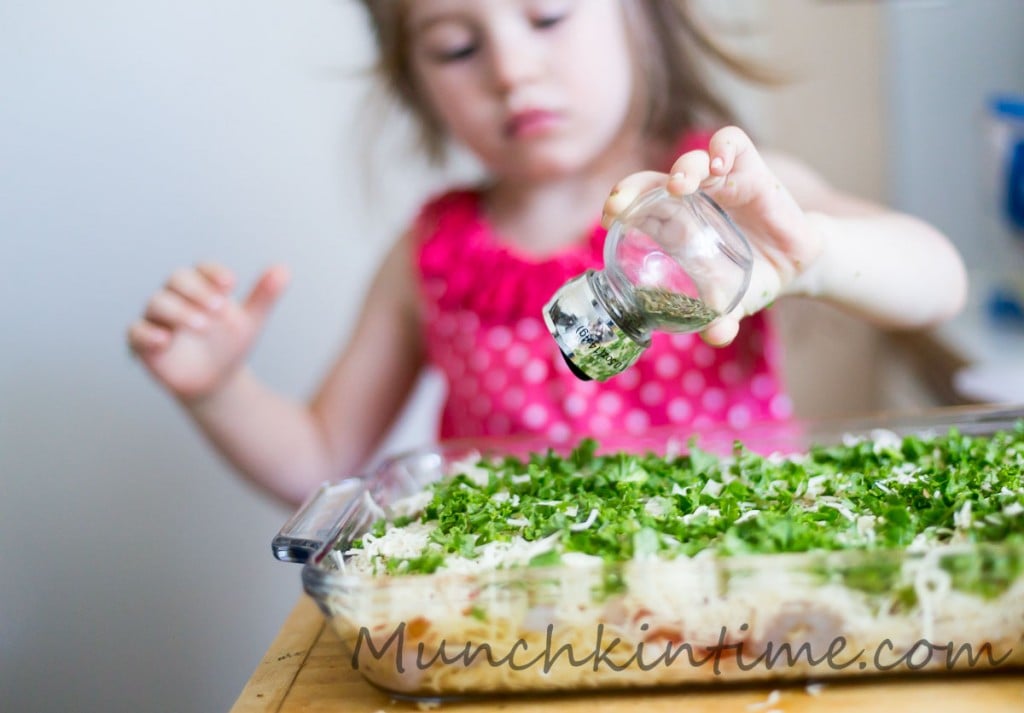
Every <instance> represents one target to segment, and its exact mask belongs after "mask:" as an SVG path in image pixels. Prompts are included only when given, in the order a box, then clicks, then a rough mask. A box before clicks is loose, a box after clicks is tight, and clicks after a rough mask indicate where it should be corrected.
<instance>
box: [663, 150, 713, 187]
mask: <svg viewBox="0 0 1024 713" xmlns="http://www.w3.org/2000/svg"><path fill="white" fill-rule="evenodd" d="M710 166H711V159H710V157H709V155H708V152H707V151H687V152H686V153H684V154H683V155H682V156H680V157H679V158H677V159H676V162H675V163H674V164H672V172H671V174H670V175H669V179H668V191H669V193H672V194H674V195H677V196H686V195H690V194H691V193H696V192H697V190H698V189H699V188H700V187H701V184H702V183H704V181H705V179H707V178H708V177H709V176H710V175H711V167H710Z"/></svg>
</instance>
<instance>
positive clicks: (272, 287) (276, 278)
mask: <svg viewBox="0 0 1024 713" xmlns="http://www.w3.org/2000/svg"><path fill="white" fill-rule="evenodd" d="M290 279H291V274H290V273H289V272H288V268H286V267H285V266H283V265H275V266H274V267H272V268H270V269H268V270H267V271H266V272H264V273H263V274H262V275H260V278H259V279H258V280H256V284H255V285H253V288H252V291H251V292H250V293H249V296H248V297H246V298H245V302H244V303H243V304H242V308H243V309H244V310H245V311H246V312H248V313H249V315H250V316H252V317H253V318H255V319H257V320H259V321H262V320H264V319H266V318H267V315H268V314H269V313H270V310H271V308H273V306H274V303H276V302H277V299H278V298H279V297H280V296H281V293H283V292H284V288H285V287H287V286H288V281H289V280H290Z"/></svg>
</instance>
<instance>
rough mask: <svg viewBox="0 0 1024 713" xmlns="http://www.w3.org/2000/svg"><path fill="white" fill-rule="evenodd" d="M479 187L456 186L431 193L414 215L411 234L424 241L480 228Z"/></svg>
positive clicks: (414, 237)
mask: <svg viewBox="0 0 1024 713" xmlns="http://www.w3.org/2000/svg"><path fill="white" fill-rule="evenodd" d="M481 227H482V225H481V217H480V191H479V189H475V188H471V187H457V188H450V189H447V190H444V191H442V192H440V193H435V194H434V195H432V196H430V197H429V198H428V199H427V200H426V201H425V202H424V203H423V205H422V206H420V209H419V212H418V213H417V215H416V219H415V221H414V222H413V226H412V236H413V239H414V240H415V241H417V242H420V243H422V242H425V241H427V240H430V239H432V238H435V237H436V236H438V235H442V236H443V235H451V234H453V233H459V232H464V231H466V230H472V229H479V228H481Z"/></svg>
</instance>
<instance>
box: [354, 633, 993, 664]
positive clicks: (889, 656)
mask: <svg viewBox="0 0 1024 713" xmlns="http://www.w3.org/2000/svg"><path fill="white" fill-rule="evenodd" d="M640 629H641V631H646V629H647V624H643V625H641V627H640ZM739 629H740V631H741V632H746V631H747V630H748V629H749V627H748V626H747V625H746V624H743V625H741V626H740V627H739ZM735 638H736V637H733V636H731V635H730V633H729V631H728V630H727V629H726V627H722V629H721V631H720V633H719V637H718V642H717V643H716V644H714V645H711V646H705V645H691V644H689V643H687V642H672V641H658V642H654V643H650V644H648V643H644V642H641V643H638V644H632V645H627V644H625V643H624V642H623V641H622V640H621V639H619V638H618V637H612V636H608V635H607V634H606V632H605V628H604V625H603V624H598V625H597V627H596V631H595V636H594V642H593V646H591V645H589V644H587V645H586V646H573V645H572V644H561V645H559V644H557V642H556V640H555V636H554V626H553V625H548V627H547V630H546V636H545V638H544V641H543V642H537V641H535V642H534V643H533V644H532V645H530V644H529V643H528V642H527V641H525V640H524V639H518V640H516V641H515V642H514V643H512V644H511V645H509V646H506V647H503V649H502V650H500V651H499V650H496V648H495V647H494V646H492V645H490V644H488V643H486V642H481V643H475V642H465V643H463V644H460V645H453V644H450V643H449V642H447V641H445V640H443V639H442V640H441V641H439V642H437V643H436V644H431V646H430V647H429V650H428V647H427V646H426V645H425V644H424V643H423V642H417V643H416V644H415V646H411V645H410V643H411V642H407V641H406V625H405V622H402V623H401V624H399V625H398V626H396V627H395V629H394V630H393V631H391V632H390V633H389V634H388V635H387V636H386V637H384V636H377V637H376V638H373V637H372V636H371V634H370V631H369V630H368V629H367V628H366V627H363V628H361V629H360V630H359V633H358V635H357V638H356V643H355V646H354V647H353V650H352V667H353V668H359V664H360V661H361V660H362V657H363V656H369V657H371V658H373V659H374V660H376V661H378V662H382V661H390V662H393V663H394V666H395V670H396V672H397V673H399V674H403V673H405V672H406V670H407V669H408V668H410V667H416V668H419V669H420V670H424V671H425V670H427V669H429V668H431V667H433V666H437V665H447V666H460V667H468V666H472V665H474V664H476V665H480V664H485V665H488V666H491V667H494V668H501V667H507V668H508V669H510V670H513V671H525V670H529V669H533V668H538V667H539V668H541V669H542V670H543V672H544V673H549V672H550V671H551V670H552V669H553V668H554V667H555V666H562V665H568V666H571V667H573V668H584V667H587V668H592V669H593V670H594V671H600V670H602V669H606V670H609V671H624V670H626V669H628V668H637V669H640V670H643V671H650V670H653V669H655V668H658V667H667V666H690V667H694V668H705V667H706V668H710V670H711V671H712V672H713V673H714V675H715V676H719V675H721V673H722V664H723V663H724V662H728V663H729V664H730V666H732V667H735V668H737V669H739V670H740V671H744V672H749V671H754V670H757V669H759V668H760V669H763V670H765V671H771V670H776V669H780V668H786V667H790V668H792V667H794V666H810V667H811V668H822V667H824V668H827V669H831V670H832V671H866V670H869V669H870V670H874V671H878V672H882V673H884V672H888V671H897V670H901V671H917V670H921V669H925V668H931V669H935V668H939V669H942V668H945V669H948V670H952V669H954V668H978V667H981V668H994V667H997V666H999V665H1000V664H1002V663H1003V662H1005V661H1006V660H1007V659H1009V658H1010V656H1011V655H1012V653H1013V652H1012V651H1010V650H1007V651H1003V652H996V651H993V647H992V645H991V644H989V643H983V644H981V645H973V644H970V643H955V642H952V641H950V642H936V641H928V640H925V639H920V640H918V641H916V642H912V643H911V644H910V645H909V646H905V645H904V646H897V645H896V644H894V643H893V642H892V641H891V640H889V639H884V640H882V641H881V642H879V643H878V645H877V646H875V647H874V648H873V649H853V648H852V647H851V646H849V642H848V640H847V639H846V637H843V636H838V637H835V638H834V639H832V640H831V641H828V642H827V643H825V644H824V645H822V644H821V643H820V642H819V643H818V644H817V647H818V649H819V650H814V647H813V646H812V645H811V643H810V642H803V643H799V644H793V643H790V642H782V643H778V644H776V643H774V642H766V643H763V644H760V645H759V646H757V647H756V650H754V651H752V650H751V649H752V648H754V647H752V646H751V645H750V644H747V643H745V642H743V641H740V642H739V643H733V642H734V641H735Z"/></svg>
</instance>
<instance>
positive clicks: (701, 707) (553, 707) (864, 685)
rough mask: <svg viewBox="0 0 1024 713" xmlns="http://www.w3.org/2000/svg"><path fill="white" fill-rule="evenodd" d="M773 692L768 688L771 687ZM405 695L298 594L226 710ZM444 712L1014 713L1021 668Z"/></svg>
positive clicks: (277, 712) (1022, 693)
mask: <svg viewBox="0 0 1024 713" xmlns="http://www.w3.org/2000/svg"><path fill="white" fill-rule="evenodd" d="M773 691H775V692H774V693H773ZM415 710H417V708H416V706H415V704H411V703H403V702H397V701H392V700H391V699H389V698H388V696H387V695H386V694H384V693H381V692H380V691H378V690H376V689H374V688H373V687H371V686H370V685H369V684H367V683H366V682H365V681H364V680H363V679H362V678H361V677H360V676H359V674H358V673H356V672H355V671H354V670H352V668H351V666H350V665H349V659H348V657H347V656H346V655H345V653H344V650H343V648H342V644H341V641H340V640H339V639H338V637H337V635H336V634H335V633H334V630H333V629H332V628H331V627H329V626H326V622H325V620H324V617H323V615H322V614H321V613H320V610H319V609H318V608H317V606H316V604H315V603H314V602H313V600H312V599H310V598H309V597H306V596H303V597H302V599H301V600H300V601H299V602H298V604H297V605H296V607H295V609H294V610H293V611H292V613H291V615H290V616H289V617H288V620H287V621H286V622H285V624H284V626H283V627H282V629H281V631H280V633H279V634H278V636H277V638H276V639H275V640H274V643H273V644H272V645H271V646H270V649H269V650H268V651H267V654H266V656H264V657H263V661H262V662H261V663H260V665H259V666H258V667H257V668H256V671H255V672H254V673H253V676H252V678H251V679H250V680H249V682H248V683H247V684H246V686H245V688H244V689H243V690H242V693H241V695H240V696H239V697H238V700H237V701H236V702H235V705H234V707H233V708H232V709H231V713H300V712H303V713H305V712H309V713H314V712H319V711H352V713H363V712H365V713H381V712H387V713H392V712H394V713H402V712H404V711H415ZM442 710H445V711H451V712H452V713H477V712H478V711H496V710H516V711H530V712H533V713H546V712H548V711H551V712H554V711H559V712H561V711H566V712H568V713H574V712H579V713H604V712H605V711H607V712H608V713H612V712H613V711H614V712H618V711H621V710H643V711H653V712H654V713H660V712H661V711H664V712H665V713H668V712H669V711H686V712H687V713H727V712H728V713H734V712H735V713H821V712H822V711H828V712H829V713H844V712H849V713H855V712H856V713H862V712H863V711H874V710H879V711H896V712H898V713H909V712H911V711H928V713H946V712H948V713H970V712H971V711H984V712H985V713H1003V712H1004V711H1005V712H1006V713H1024V672H1022V671H1015V672H1011V673H1008V674H996V675H993V674H979V675H971V674H954V675H950V676H946V677H935V676H929V677H922V678H918V679H914V678H905V679H884V680H874V681H871V680H868V681H861V682H855V683H847V682H843V683H828V684H826V685H825V686H824V687H823V688H822V689H821V690H820V691H815V695H812V694H811V693H810V692H808V690H807V689H806V688H805V687H801V686H793V687H783V688H778V689H776V688H773V687H772V686H771V684H767V685H766V686H765V687H764V688H752V687H744V688H742V689H730V690H720V691H706V690H701V691H692V690H691V691H685V690H673V691H664V692H588V693H585V694H579V695H558V696H543V697H530V698H526V697H515V698H510V697H504V698H494V699H489V700H483V701H481V700H475V701H472V702H459V703H446V704H444V705H443V706H442Z"/></svg>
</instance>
